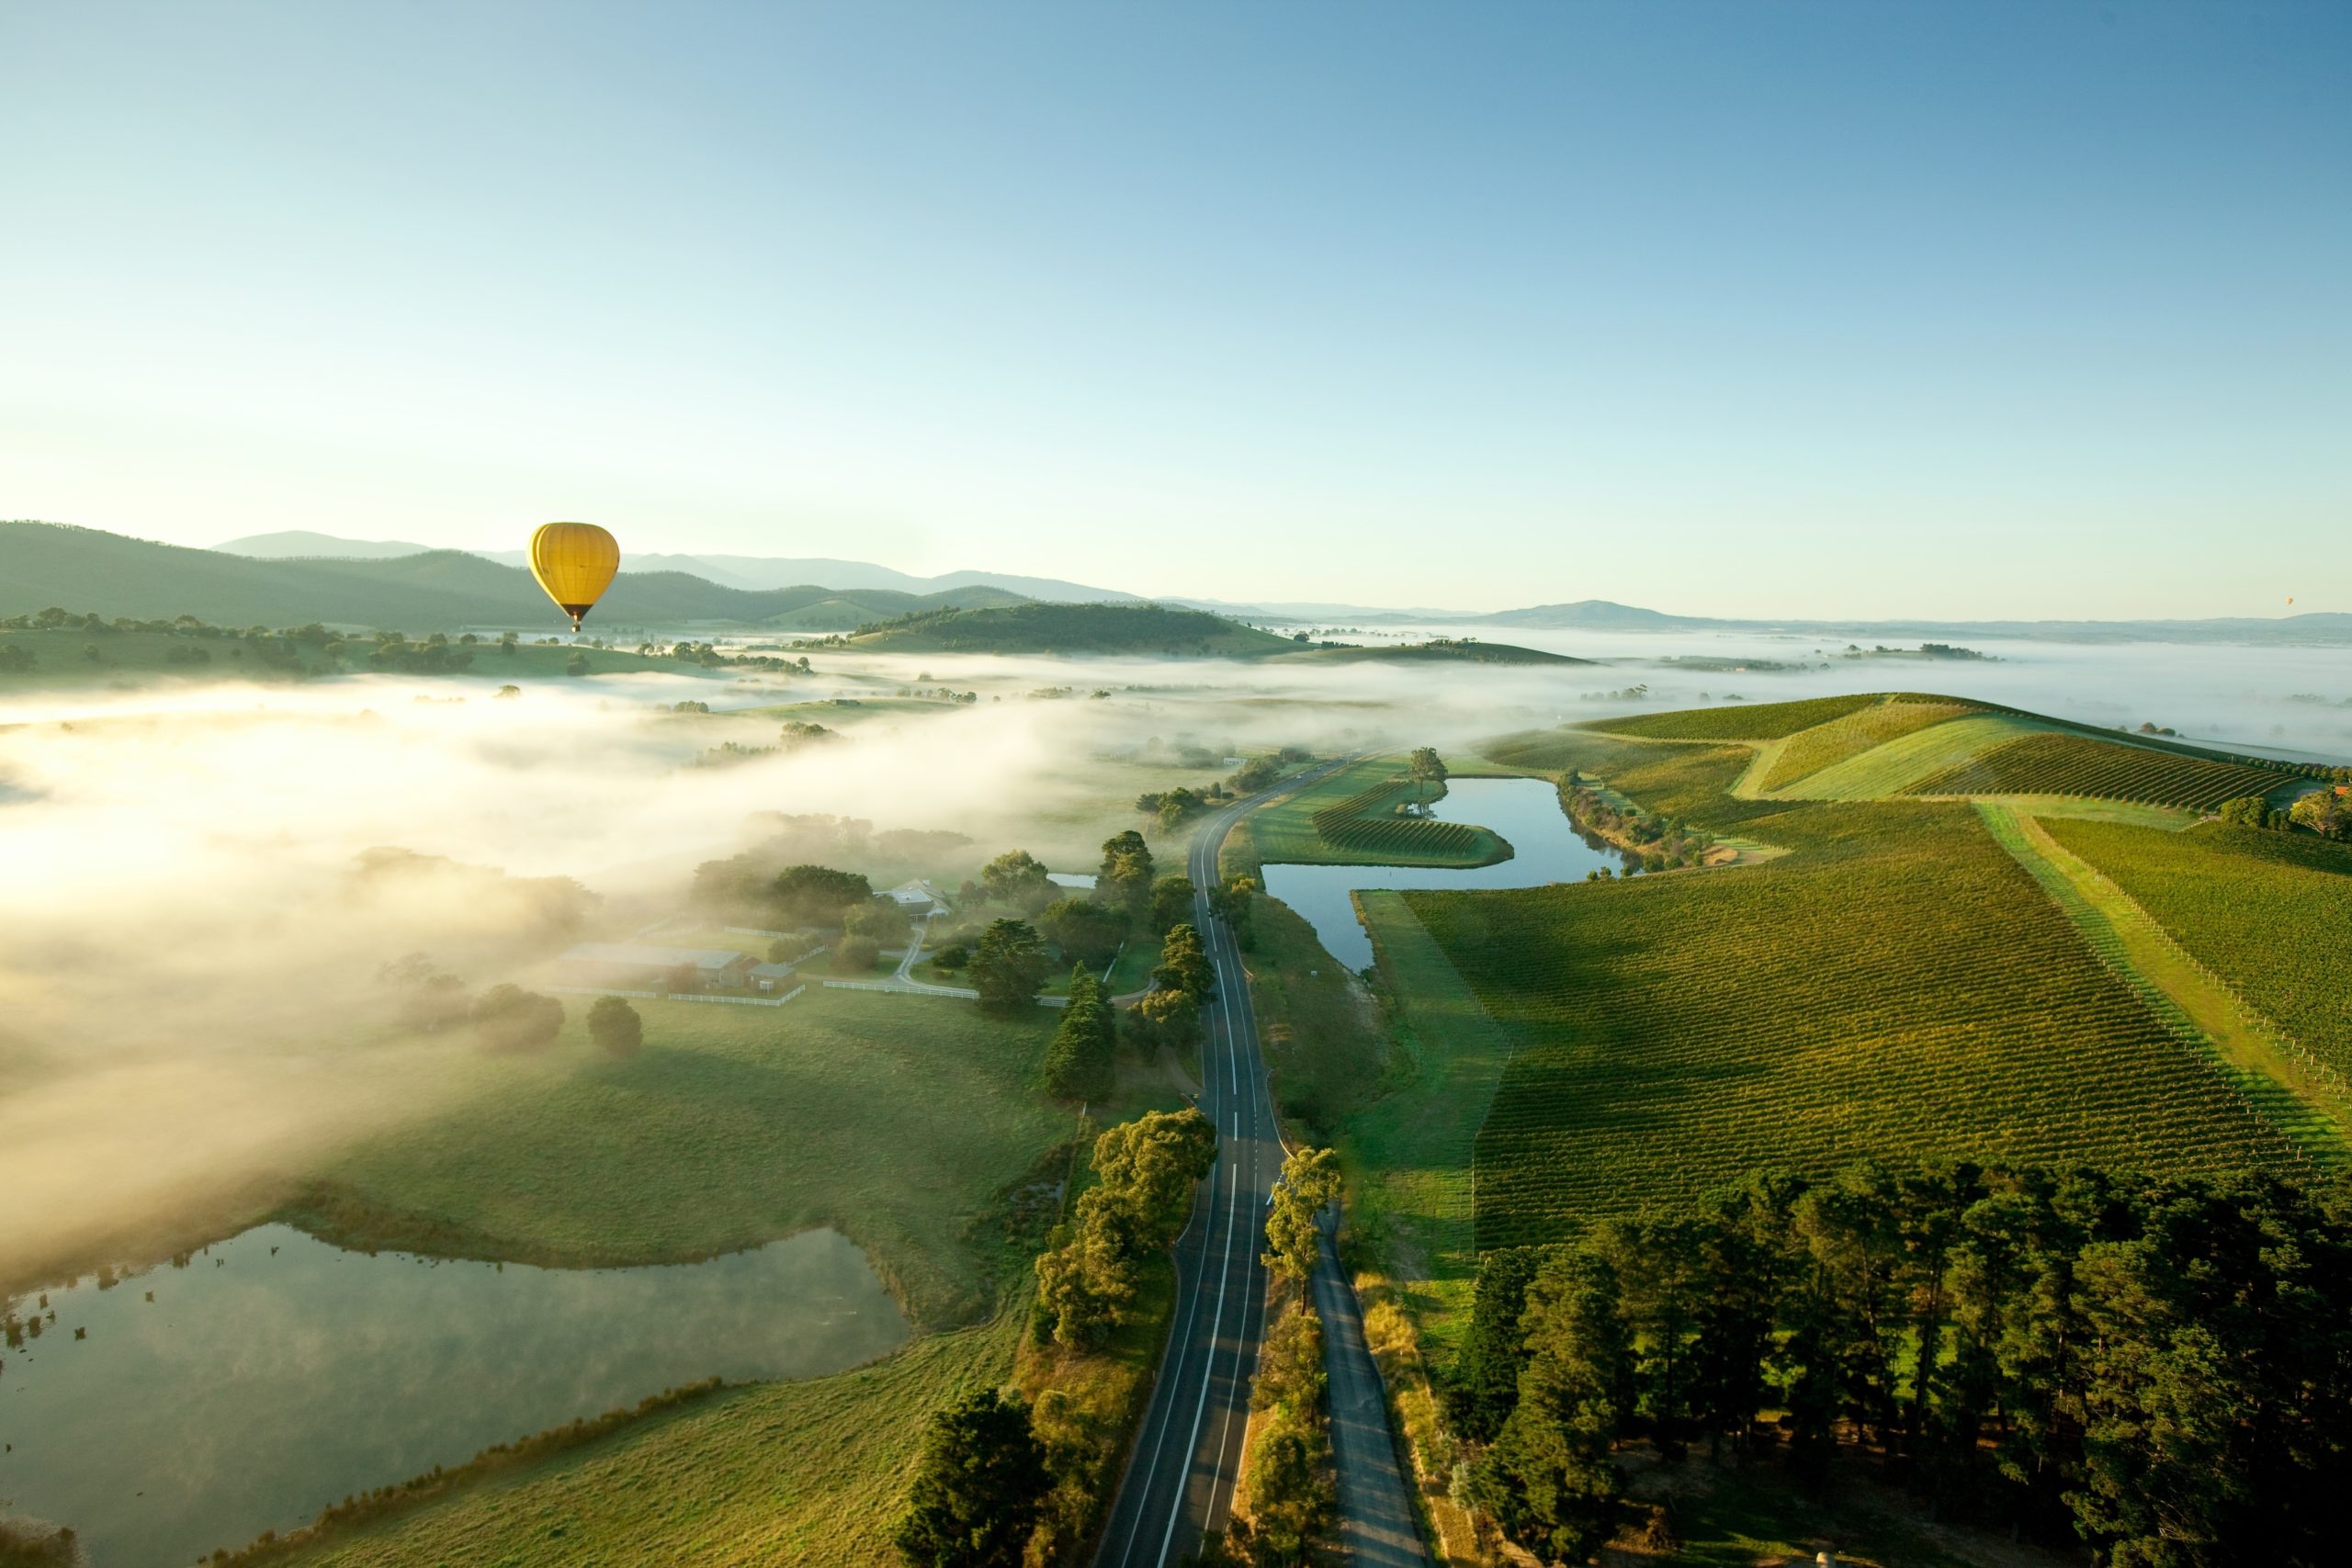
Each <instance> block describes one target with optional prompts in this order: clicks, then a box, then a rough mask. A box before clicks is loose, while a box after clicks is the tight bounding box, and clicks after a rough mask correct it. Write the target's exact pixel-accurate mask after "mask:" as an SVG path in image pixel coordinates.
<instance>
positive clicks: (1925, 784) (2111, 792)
mask: <svg viewBox="0 0 2352 1568" xmlns="http://www.w3.org/2000/svg"><path fill="white" fill-rule="evenodd" d="M2281 782H2282V781H2281V780H2280V778H2279V776H2278V774H2277V773H2268V772H2266V771H2264V770H2262V769H2260V768H2249V767H2244V766H2241V765H2240V764H2238V763H2235V762H2224V761H2218V760H2213V759H2208V758H2203V757H2182V756H2176V755H2173V754H2171V753H2168V752H2164V751H2154V750H2147V749H2145V748H2143V747H2138V746H2124V745H2118V744H2117V743H2115V742H2114V741H2111V740H2093V739H2089V738H2088V737H2087V736H2081V735H2021V736H2018V737H2017V738H2015V739H2009V740H2005V741H2003V742H2001V743H2000V744H1999V745H1997V746H1993V747H1990V748H1988V749H1986V750H1983V751H1980V752H1978V753H1977V754H1976V755H1974V756H1973V757H1971V758H1970V759H1968V760H1967V761H1963V762H1958V763H1955V764H1953V765H1952V766H1951V767H1948V768H1945V769H1943V770H1941V771H1940V772H1938V773H1931V774H1929V775H1928V776H1927V777H1926V778H1922V779H1919V780H1917V781H1916V782H1914V783H1913V784H1910V785H1909V786H1908V787H1907V789H1906V790H1905V793H1906V794H1909V795H2084V796H2086V797H2088V798H2090V799H2093V800H2131V801H2143V802H2145V803H2147V804H2149V805H2152V806H2177V807H2185V808H2187V809H2188V810H2192V811H2210V810H2211V809H2212V808H2213V807H2217V806H2219V805H2221V804H2222V802H2223V801H2225V800H2228V799H2231V798H2233V796H2236V795H2261V794H2263V793H2265V792H2266V791H2268V790H2272V789H2276V788H2277V787H2278V784H2280V783H2281Z"/></svg>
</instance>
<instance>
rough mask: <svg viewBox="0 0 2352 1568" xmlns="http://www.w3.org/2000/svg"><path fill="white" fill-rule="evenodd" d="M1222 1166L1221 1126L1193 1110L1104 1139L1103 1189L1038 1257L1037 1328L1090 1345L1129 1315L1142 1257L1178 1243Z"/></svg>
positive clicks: (1096, 1166)
mask: <svg viewBox="0 0 2352 1568" xmlns="http://www.w3.org/2000/svg"><path fill="white" fill-rule="evenodd" d="M1215 1163H1216V1128H1215V1127H1212V1126H1211V1125H1209V1122H1208V1119H1207V1118H1206V1117H1204V1116H1203V1115H1202V1114H1201V1113H1200V1112H1199V1111H1195V1110H1186V1111H1148V1112H1146V1113H1145V1114H1144V1115H1142V1116H1140V1117H1138V1118H1136V1120H1135V1121H1133V1122H1122V1123H1121V1124H1120V1125H1118V1126H1116V1127H1112V1128H1109V1129H1107V1130H1105V1131H1104V1132H1103V1135H1102V1136H1100V1137H1098V1138H1096V1139H1095V1140H1094V1160H1093V1170H1094V1175H1095V1185H1094V1186H1092V1187H1091V1188H1089V1189H1087V1190H1086V1191H1084V1192H1083V1193H1081V1194H1080V1195H1079V1200H1078V1203H1077V1205H1076V1211H1075V1218H1074V1219H1073V1221H1072V1223H1071V1224H1069V1225H1066V1226H1063V1227H1061V1228H1060V1229H1059V1230H1057V1232H1056V1233H1055V1238H1054V1245H1053V1246H1052V1247H1050V1248H1049V1249H1047V1250H1046V1252H1045V1253H1044V1254H1042V1255H1041V1256H1040V1257H1039V1258H1038V1259H1037V1318H1036V1321H1037V1324H1038V1325H1039V1327H1040V1328H1041V1329H1043V1330H1045V1331H1046V1332H1049V1333H1050V1334H1051V1336H1052V1337H1054V1338H1055V1339H1057V1340H1058V1341H1060V1342H1061V1343H1062V1344H1065V1345H1072V1346H1081V1347H1083V1346H1091V1345H1098V1344H1100V1343H1102V1341H1103V1338H1104V1337H1107V1336H1108V1335H1109V1334H1110V1332H1111V1330H1112V1329H1113V1328H1114V1327H1116V1326H1117V1325H1119V1324H1120V1323H1122V1322H1124V1321H1125V1316H1126V1313H1127V1309H1128V1306H1129V1303H1132V1302H1133V1301H1134V1299H1135V1293H1136V1263H1137V1262H1138V1261H1139V1260H1141V1259H1142V1258H1145V1257H1148V1255H1150V1254H1152V1253H1155V1252H1165V1251H1166V1250H1167V1249H1168V1248H1169V1247H1170V1246H1171V1245H1173V1244H1174V1242H1175V1240H1176V1236H1177V1233H1179V1232H1180V1231H1182V1229H1183V1228H1184V1224H1185V1221H1186V1219H1187V1217H1188V1216H1189V1215H1190V1213H1191V1212H1192V1207H1193V1188H1194V1187H1195V1186H1197V1185H1198V1184H1199V1182H1200V1179H1201V1178H1202V1177H1204V1176H1206V1175H1207V1174H1208V1172H1209V1168H1210V1167H1211V1166H1213V1165H1214V1164H1215Z"/></svg>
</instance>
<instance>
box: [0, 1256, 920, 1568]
mask: <svg viewBox="0 0 2352 1568" xmlns="http://www.w3.org/2000/svg"><path fill="white" fill-rule="evenodd" d="M39 1301H40V1298H39V1297H38V1296H33V1297H27V1298H23V1299H20V1300H18V1301H16V1302H14V1303H10V1304H11V1307H12V1309H13V1311H14V1312H15V1314H16V1315H17V1318H18V1319H19V1320H25V1319H28V1318H30V1317H31V1316H32V1315H34V1314H35V1313H36V1312H38V1313H39V1315H40V1318H41V1333H40V1337H39V1338H32V1337H24V1338H23V1340H22V1343H21V1345H20V1346H17V1347H13V1348H0V1441H5V1443H6V1450H5V1451H0V1517H28V1518H35V1519H41V1520H46V1521H48V1522H49V1523H51V1524H58V1525H71V1526H73V1527H74V1529H75V1531H76V1532H77V1533H78V1534H79V1536H80V1537H81V1540H82V1541H83V1543H84V1545H85V1548H86V1549H87V1551H88V1552H89V1561H90V1562H91V1563H92V1565H93V1568H116V1565H136V1568H147V1565H149V1564H156V1563H162V1564H172V1563H192V1562H195V1561H196V1560H197V1559H198V1557H199V1556H201V1555H203V1554H204V1553H206V1552H209V1551H211V1550H212V1549H213V1548H215V1547H219V1546H229V1547H236V1546H241V1545H243V1543H244V1542H246V1541H247V1540H252V1539H253V1538H254V1536H256V1535H258V1534H260V1533H261V1532H262V1531H263V1530H266V1529H275V1530H279V1531H283V1530H286V1529H289V1528H291V1527H293V1526H296V1525H300V1524H304V1523H307V1522H308V1521H309V1520H311V1518H314V1517H317V1515H318V1512H319V1510H320V1509H321V1508H322V1507H324V1506H326V1505H328V1504H330V1503H333V1502H335V1501H338V1500H339V1499H341V1498H343V1497H344V1496H345V1495H349V1494H351V1493H355V1492H365V1491H368V1490H370V1489H372V1488H374V1487H378V1486H382V1485H386V1484H389V1483H393V1482H398V1481H403V1480H406V1479H407V1478H408V1477H410V1476H412V1475H416V1474H419V1473H422V1472H425V1471H428V1470H431V1469H432V1468H433V1467H434V1466H435V1465H436V1464H444V1465H446V1464H455V1463H458V1462H459V1461H463V1460H466V1459H469V1458H471V1457H472V1456H473V1455H474V1454H476V1453H478V1452H480V1451H481V1450H482V1449H484V1448H487V1447H489V1446H490V1445H492V1444H493V1443H502V1442H508V1441H511V1440H513V1439H515V1438H520V1437H524V1436H526V1435H528V1434H530V1433H533V1432H538V1431H544V1430H546V1429H547V1428H548V1427H557V1426H561V1425H562V1424H563V1423H565V1422H567V1421H570V1420H571V1419H573V1418H574V1417H577V1416H594V1415H598V1414H601V1413H603V1412H605V1411H607V1410H611V1409H614V1408H615V1407H616V1406H620V1405H625V1404H635V1403H636V1402H637V1401H638V1400H639V1399H642V1398H644V1397H645V1396H646V1395H648V1394H651V1393H660V1392H661V1391H662V1389H664V1388H671V1387H675V1386H677V1385H679V1384H683V1383H690V1382H697V1381H700V1380H702V1379H704V1378H708V1377H713V1376H717V1377H721V1378H726V1379H729V1380H730V1381H735V1380H741V1379H749V1378H800V1377H813V1376H817V1375H819V1374H821V1373H825V1372H831V1371H840V1370H841V1369H842V1368H844V1367H849V1366H854V1365H855V1364H857V1363H858V1362H861V1361H865V1360H869V1359H873V1358H874V1357H876V1356H879V1355H882V1354H883V1353H885V1352H886V1351H888V1350H891V1349H894V1348H897V1347H898V1346H899V1345H900V1344H903V1343H904V1342H905V1340H906V1338H907V1335H908V1332H909V1330H908V1326H907V1322H906V1319H905V1317H904V1316H903V1315H902V1314H900V1313H899V1308H898V1305H897V1303H894V1302H893V1301H892V1300H891V1298H890V1296H889V1294H888V1292H886V1291H885V1290H884V1289H883V1288H882V1284H881V1281H880V1280H878V1279H876V1276H875V1273H874V1269H873V1268H872V1266H871V1265H869V1264H868V1263H867V1262H866V1259H865V1254H864V1253H862V1252H860V1251H859V1250H858V1249H857V1247H855V1246H854V1245H853V1244H852V1243H851V1242H850V1241H849V1239H848V1238H847V1237H845V1236H843V1235H841V1234H840V1233H839V1232H837V1231H831V1230H816V1231H806V1232H803V1233H802V1234H800V1235H796V1236H793V1237H790V1238H789V1239H787V1240H785V1241H779V1242H776V1243H775V1244H773V1245H771V1246H768V1247H760V1248H758V1249H756V1250H754V1251H750V1252H738V1253H730V1254H729V1255H727V1256H725V1257H720V1258H710V1259H708V1260H707V1261H705V1262H701V1263H694V1264H681V1265H675V1266H670V1267H663V1268H649V1269H533V1268H526V1267H523V1266H521V1265H518V1264H506V1265H503V1266H502V1265H498V1264H492V1263H465V1262H450V1261H446V1260H438V1259H429V1258H416V1257H413V1256H412V1255H409V1254H406V1253H390V1252H387V1253H379V1254H377V1255H375V1256H372V1257H371V1256H369V1255H368V1254H366V1253H358V1252H347V1251H345V1250H344V1249H342V1248H340V1247H330V1246H328V1245H327V1244H325V1243H324V1242H322V1241H319V1240H317V1239H315V1238H313V1237H311V1236H309V1235H304V1234H303V1233H302V1232H300V1231H298V1230H293V1229H290V1228H288V1227H287V1226H284V1225H265V1226H262V1227H259V1228H258V1229H254V1230H250V1231H246V1232H244V1233H243V1235H238V1236H237V1237H235V1238H234V1239H232V1240H231V1241H228V1242H224V1243H221V1244H220V1245H218V1246H215V1247H210V1248H208V1249H207V1250H205V1251H203V1252H200V1253H198V1254H196V1255H194V1256H193V1257H191V1258H188V1259H187V1263H186V1264H185V1266H174V1267H161V1268H155V1269H149V1270H147V1271H146V1272H144V1273H141V1274H137V1275H130V1276H125V1277H123V1278H121V1279H120V1280H119V1281H118V1282H116V1283H115V1284H113V1285H112V1286H111V1288H104V1289H102V1288H101V1287H100V1285H99V1284H98V1282H97V1280H95V1279H85V1280H81V1281H80V1282H78V1283H76V1284H74V1286H72V1287H70V1288H68V1289H64V1290H56V1291H51V1292H48V1302H49V1305H48V1307H47V1308H46V1309H40V1308H39V1306H38V1303H39ZM51 1313H54V1314H55V1319H54V1321H53V1322H52V1321H51V1317H50V1314H51ZM77 1329H79V1330H82V1331H83V1332H84V1334H85V1337H83V1338H76V1337H75V1330H77Z"/></svg>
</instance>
